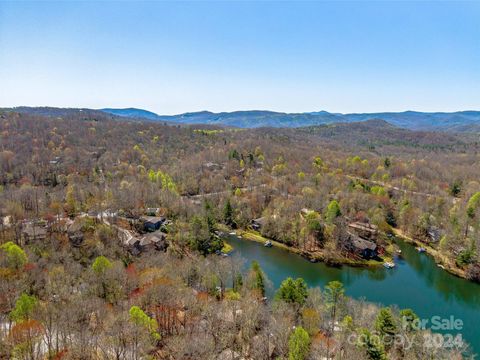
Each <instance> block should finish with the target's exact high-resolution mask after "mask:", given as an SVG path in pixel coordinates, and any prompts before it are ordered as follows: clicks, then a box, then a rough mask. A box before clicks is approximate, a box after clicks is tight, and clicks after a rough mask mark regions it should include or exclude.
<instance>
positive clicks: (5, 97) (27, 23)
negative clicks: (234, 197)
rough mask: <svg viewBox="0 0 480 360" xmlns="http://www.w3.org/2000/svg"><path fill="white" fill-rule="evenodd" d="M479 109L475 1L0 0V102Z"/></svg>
mask: <svg viewBox="0 0 480 360" xmlns="http://www.w3.org/2000/svg"><path fill="white" fill-rule="evenodd" d="M19 105H31V106H37V105H42V106H43V105H49V106H61V107H90V108H101V107H139V108H145V109H149V110H152V111H155V112H157V113H160V114H173V113H182V112H187V111H198V110H211V111H232V110H247V109H268V110H277V111H287V112H304V111H318V110H327V111H332V112H343V113H346V112H378V111H403V110H408V109H410V110H419V111H456V110H465V109H477V110H480V2H479V1H477V2H353V3H348V2H272V1H265V2H226V1H225V2H198V1H197V2H113V1H106V2H40V1H37V2H11V3H9V2H2V1H1V0H0V106H19Z"/></svg>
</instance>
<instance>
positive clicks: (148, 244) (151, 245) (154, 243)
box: [137, 231, 168, 251]
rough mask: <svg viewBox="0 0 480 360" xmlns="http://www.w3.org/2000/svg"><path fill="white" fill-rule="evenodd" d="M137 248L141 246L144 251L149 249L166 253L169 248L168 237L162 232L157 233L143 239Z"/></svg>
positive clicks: (147, 235)
mask: <svg viewBox="0 0 480 360" xmlns="http://www.w3.org/2000/svg"><path fill="white" fill-rule="evenodd" d="M137 246H139V247H140V249H141V250H142V251H143V250H149V249H154V250H158V251H165V250H167V247H168V242H167V236H166V234H165V233H163V232H161V231H155V232H153V233H150V234H146V235H145V236H143V237H141V238H140V240H139V243H138V245H137Z"/></svg>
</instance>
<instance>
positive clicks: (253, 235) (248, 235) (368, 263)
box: [222, 226, 390, 268]
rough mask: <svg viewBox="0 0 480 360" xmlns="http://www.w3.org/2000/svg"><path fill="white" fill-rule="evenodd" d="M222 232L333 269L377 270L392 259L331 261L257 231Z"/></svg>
mask: <svg viewBox="0 0 480 360" xmlns="http://www.w3.org/2000/svg"><path fill="white" fill-rule="evenodd" d="M222 231H224V232H225V233H226V234H225V235H226V236H228V235H229V233H230V232H233V231H234V232H235V235H234V236H237V237H239V238H240V239H246V240H249V241H254V242H257V243H260V244H264V243H265V242H266V241H270V242H271V243H272V245H273V246H275V247H278V248H281V249H283V250H286V251H289V252H291V253H294V254H297V255H300V256H301V257H303V258H304V259H305V260H308V261H310V262H323V263H325V264H326V265H328V266H332V267H341V266H344V265H345V266H351V267H364V268H376V267H379V266H382V265H383V264H384V263H385V261H389V260H390V257H389V256H387V257H386V260H385V261H382V262H380V261H376V260H363V261H359V260H352V259H348V258H344V257H342V258H336V259H331V258H326V257H325V254H322V253H319V252H316V253H311V252H306V251H303V250H301V249H297V248H295V247H292V246H288V245H285V244H283V243H281V242H278V241H275V240H272V239H269V238H266V237H264V236H262V235H260V234H258V233H257V232H256V231H253V230H240V229H237V230H232V229H228V228H227V227H223V226H222Z"/></svg>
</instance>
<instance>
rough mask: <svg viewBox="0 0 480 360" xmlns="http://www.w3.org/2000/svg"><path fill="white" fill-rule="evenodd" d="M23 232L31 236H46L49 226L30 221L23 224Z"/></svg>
mask: <svg viewBox="0 0 480 360" xmlns="http://www.w3.org/2000/svg"><path fill="white" fill-rule="evenodd" d="M22 232H23V233H24V234H26V235H27V236H29V237H44V236H46V235H47V228H46V227H44V226H40V225H37V224H33V223H31V222H29V223H26V224H25V225H24V226H23V229H22Z"/></svg>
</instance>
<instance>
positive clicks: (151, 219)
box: [140, 216, 165, 232]
mask: <svg viewBox="0 0 480 360" xmlns="http://www.w3.org/2000/svg"><path fill="white" fill-rule="evenodd" d="M140 219H141V221H142V222H143V228H144V230H145V231H151V232H152V231H157V230H160V227H161V226H162V225H163V224H164V223H165V218H164V217H161V216H142V217H141V218H140Z"/></svg>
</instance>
